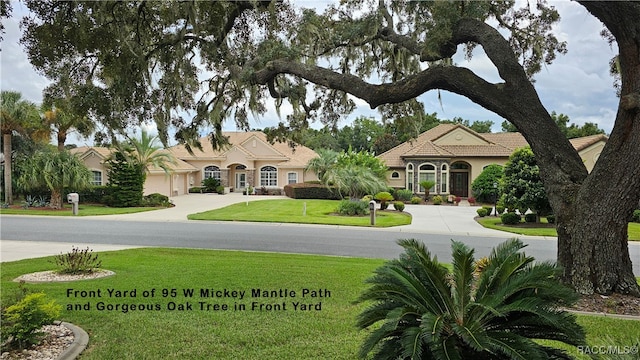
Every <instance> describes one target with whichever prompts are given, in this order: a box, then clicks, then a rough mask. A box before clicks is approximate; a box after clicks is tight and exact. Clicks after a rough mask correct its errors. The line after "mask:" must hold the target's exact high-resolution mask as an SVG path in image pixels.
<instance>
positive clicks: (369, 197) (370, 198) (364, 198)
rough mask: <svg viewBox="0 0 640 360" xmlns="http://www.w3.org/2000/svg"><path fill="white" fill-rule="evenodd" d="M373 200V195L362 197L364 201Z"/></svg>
mask: <svg viewBox="0 0 640 360" xmlns="http://www.w3.org/2000/svg"><path fill="white" fill-rule="evenodd" d="M371 200H373V196H371V195H365V196H363V197H362V201H366V202H369V201H371Z"/></svg>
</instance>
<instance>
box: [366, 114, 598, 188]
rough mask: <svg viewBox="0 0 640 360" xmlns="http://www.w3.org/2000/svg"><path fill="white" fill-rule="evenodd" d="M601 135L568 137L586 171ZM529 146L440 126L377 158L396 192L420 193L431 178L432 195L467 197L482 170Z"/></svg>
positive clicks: (511, 136) (513, 136)
mask: <svg viewBox="0 0 640 360" xmlns="http://www.w3.org/2000/svg"><path fill="white" fill-rule="evenodd" d="M606 141H607V137H606V136H605V135H593V136H587V137H583V138H577V139H571V140H570V142H571V144H572V145H573V146H574V148H576V150H577V151H578V153H579V155H580V157H581V158H582V159H583V161H584V163H585V166H586V167H587V170H589V171H591V169H593V166H594V165H595V162H596V160H597V159H598V156H599V155H600V152H601V151H602V148H603V147H604V144H605V143H606ZM527 145H528V143H527V141H526V140H525V139H524V137H523V136H522V134H520V133H496V134H491V133H489V134H481V133H477V132H475V131H473V130H471V129H469V128H468V127H465V126H463V125H460V124H441V125H438V126H436V127H434V128H432V129H431V130H428V131H426V132H424V133H422V134H420V135H419V136H418V137H417V138H416V139H413V140H411V141H408V142H405V143H402V144H400V145H398V146H396V147H394V148H393V149H390V150H388V151H386V152H384V153H382V154H380V155H378V158H379V159H381V160H383V161H384V162H385V163H386V164H387V166H388V167H389V170H390V171H389V173H388V174H389V177H388V179H387V182H388V184H389V186H391V187H394V188H405V189H409V190H412V191H414V192H415V193H418V194H420V193H422V194H423V193H424V189H423V188H422V187H421V186H420V185H419V182H421V181H423V180H432V181H434V182H435V183H436V185H435V186H434V187H433V188H431V189H430V192H431V193H433V194H443V195H448V194H453V195H457V196H461V197H468V196H470V194H471V183H472V182H473V180H474V179H475V178H476V177H478V175H480V173H481V172H482V170H484V168H485V167H487V166H488V165H491V164H499V165H504V164H505V163H506V162H507V160H509V155H511V154H512V153H513V151H514V150H516V149H517V148H521V147H524V146H527Z"/></svg>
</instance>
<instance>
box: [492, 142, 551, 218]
mask: <svg viewBox="0 0 640 360" xmlns="http://www.w3.org/2000/svg"><path fill="white" fill-rule="evenodd" d="M503 190H504V198H503V201H504V203H505V205H507V207H515V208H518V209H528V208H530V209H531V210H532V211H534V212H536V213H539V214H540V215H545V214H547V213H549V212H550V211H551V205H550V204H549V200H548V199H547V193H546V191H545V189H544V184H543V183H542V180H541V178H540V168H539V167H538V165H537V163H536V159H535V155H534V154H533V151H531V148H529V147H524V148H520V149H517V150H516V151H514V152H513V154H511V156H509V161H507V164H506V165H505V167H504V177H503Z"/></svg>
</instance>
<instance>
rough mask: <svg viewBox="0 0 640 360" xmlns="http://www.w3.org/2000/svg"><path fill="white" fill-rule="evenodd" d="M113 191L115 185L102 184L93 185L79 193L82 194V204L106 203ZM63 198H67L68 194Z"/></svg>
mask: <svg viewBox="0 0 640 360" xmlns="http://www.w3.org/2000/svg"><path fill="white" fill-rule="evenodd" d="M112 191H113V187H111V186H106V185H100V186H92V187H90V188H89V189H86V190H84V191H81V192H79V193H78V195H79V196H80V203H81V204H105V203H106V200H107V198H108V196H109V195H110V194H111V192H112ZM70 192H73V191H70ZM63 199H66V196H65V197H63Z"/></svg>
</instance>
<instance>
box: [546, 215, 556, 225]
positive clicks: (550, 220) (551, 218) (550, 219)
mask: <svg viewBox="0 0 640 360" xmlns="http://www.w3.org/2000/svg"><path fill="white" fill-rule="evenodd" d="M547 222H548V223H549V224H555V223H556V216H555V215H553V214H549V215H547Z"/></svg>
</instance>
